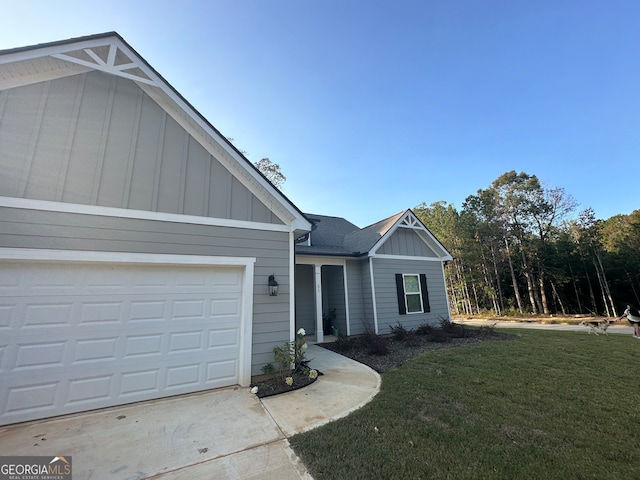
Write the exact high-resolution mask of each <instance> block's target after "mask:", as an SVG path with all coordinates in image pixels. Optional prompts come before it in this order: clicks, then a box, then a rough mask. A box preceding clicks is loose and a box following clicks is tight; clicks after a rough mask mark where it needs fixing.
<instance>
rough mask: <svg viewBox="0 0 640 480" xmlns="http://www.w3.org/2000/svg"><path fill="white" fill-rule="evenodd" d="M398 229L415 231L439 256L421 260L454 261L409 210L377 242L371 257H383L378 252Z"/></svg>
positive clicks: (370, 254) (370, 252) (370, 253)
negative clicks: (430, 242) (431, 243)
mask: <svg viewBox="0 0 640 480" xmlns="http://www.w3.org/2000/svg"><path fill="white" fill-rule="evenodd" d="M398 228H408V229H411V230H414V231H415V232H416V233H417V234H418V236H419V237H420V238H421V239H422V241H423V242H424V243H425V244H426V245H427V246H428V247H429V248H430V249H431V250H433V251H434V253H435V254H436V255H439V256H437V257H420V259H422V260H425V259H429V258H433V259H434V260H438V261H447V260H453V257H452V256H451V254H450V253H449V252H448V251H447V249H446V248H444V246H443V245H442V244H441V243H440V242H439V241H438V239H437V238H436V237H434V236H433V234H432V233H431V232H430V231H429V230H428V229H427V227H425V226H424V224H423V223H422V222H421V221H420V220H419V219H418V217H416V216H415V214H414V213H413V212H412V211H411V210H407V211H406V212H405V213H404V215H402V216H401V217H400V218H399V219H398V220H397V221H396V223H394V224H393V226H392V227H391V228H390V229H389V230H387V231H386V233H385V234H384V235H383V236H382V237H381V238H380V240H378V241H377V242H376V244H375V245H374V246H373V248H371V250H370V251H369V256H372V257H373V256H378V257H382V254H380V255H377V254H376V252H377V251H378V249H379V248H380V247H382V245H384V243H385V242H386V241H387V240H388V239H389V238H390V237H391V235H393V234H394V232H395V231H396V230H397V229H398ZM423 236H424V237H426V238H427V239H428V240H430V241H432V242H433V243H434V244H435V246H436V248H437V249H438V250H439V251H438V250H435V249H434V248H433V247H434V245H430V244H429V242H428V241H426V240H425V238H423ZM386 257H390V256H389V255H386ZM401 258H403V259H408V258H409V257H401Z"/></svg>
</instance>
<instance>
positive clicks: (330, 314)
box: [295, 259, 350, 343]
mask: <svg viewBox="0 0 640 480" xmlns="http://www.w3.org/2000/svg"><path fill="white" fill-rule="evenodd" d="M345 267H346V266H345V264H344V261H340V260H335V261H332V260H328V259H321V260H316V261H314V260H311V259H310V260H306V259H303V260H300V259H298V260H297V263H296V272H295V282H296V285H295V314H296V315H295V316H296V328H295V329H296V331H297V330H298V329H300V328H304V329H305V331H306V332H307V335H313V336H314V337H315V341H316V342H318V343H320V342H323V341H325V336H328V335H333V336H338V335H349V334H350V331H349V330H350V328H349V308H348V304H349V301H348V293H347V288H346V286H347V275H346V268H345Z"/></svg>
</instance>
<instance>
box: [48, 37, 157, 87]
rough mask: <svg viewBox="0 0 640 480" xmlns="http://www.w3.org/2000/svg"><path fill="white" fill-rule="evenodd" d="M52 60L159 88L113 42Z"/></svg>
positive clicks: (72, 52)
mask: <svg viewBox="0 0 640 480" xmlns="http://www.w3.org/2000/svg"><path fill="white" fill-rule="evenodd" d="M51 56H52V57H53V58H57V59H59V60H64V61H66V62H70V63H75V64H77V65H82V66H83V67H89V68H93V69H95V70H100V71H102V72H105V73H109V74H111V75H116V76H118V77H123V78H127V79H129V80H133V81H136V82H140V83H144V84H146V85H152V86H154V87H159V85H158V84H157V83H156V82H155V81H154V80H152V79H151V77H150V76H149V75H147V74H146V73H145V72H144V71H143V68H144V67H143V65H141V64H140V63H139V62H136V61H134V60H132V59H131V57H130V55H129V54H128V53H126V52H125V51H124V50H123V49H122V48H120V47H119V46H118V45H116V44H115V43H113V42H106V43H104V44H102V45H95V46H92V47H89V48H82V49H79V50H71V51H69V52H65V53H54V54H52V55H51Z"/></svg>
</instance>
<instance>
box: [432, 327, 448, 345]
mask: <svg viewBox="0 0 640 480" xmlns="http://www.w3.org/2000/svg"><path fill="white" fill-rule="evenodd" d="M427 339H428V340H429V341H430V342H435V343H446V342H448V341H449V335H448V334H447V332H445V331H444V330H442V329H441V328H434V329H433V330H432V331H431V333H430V334H429V336H428V337H427Z"/></svg>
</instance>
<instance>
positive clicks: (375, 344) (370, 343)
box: [361, 333, 389, 356]
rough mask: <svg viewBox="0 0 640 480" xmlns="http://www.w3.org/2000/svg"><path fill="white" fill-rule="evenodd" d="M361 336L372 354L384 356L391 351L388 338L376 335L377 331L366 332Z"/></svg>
mask: <svg viewBox="0 0 640 480" xmlns="http://www.w3.org/2000/svg"><path fill="white" fill-rule="evenodd" d="M361 338H362V342H363V344H364V346H365V347H366V348H367V351H368V352H369V353H370V354H371V355H379V356H383V355H387V354H388V353H389V346H388V345H387V339H386V338H384V337H381V336H380V335H376V334H375V333H365V334H364V335H363V336H362V337H361Z"/></svg>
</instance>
